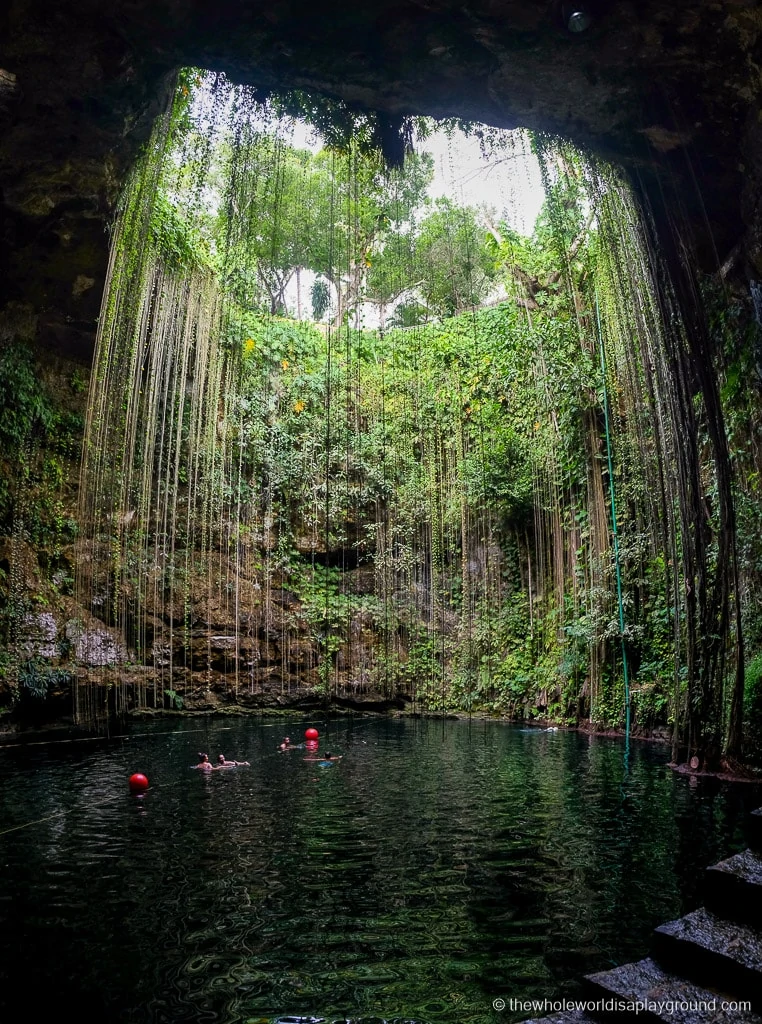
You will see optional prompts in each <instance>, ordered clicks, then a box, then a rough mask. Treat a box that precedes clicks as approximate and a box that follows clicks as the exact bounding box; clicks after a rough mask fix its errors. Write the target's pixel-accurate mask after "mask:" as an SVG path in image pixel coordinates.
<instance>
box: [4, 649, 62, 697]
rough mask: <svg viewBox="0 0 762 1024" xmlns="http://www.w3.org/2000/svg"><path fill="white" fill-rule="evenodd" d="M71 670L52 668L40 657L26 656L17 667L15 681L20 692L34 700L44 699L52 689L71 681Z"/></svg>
mask: <svg viewBox="0 0 762 1024" xmlns="http://www.w3.org/2000/svg"><path fill="white" fill-rule="evenodd" d="M71 680H72V675H71V672H69V671H67V670H66V669H63V668H54V667H52V666H51V665H50V664H48V663H47V662H45V661H43V660H42V659H41V658H28V659H27V660H25V661H22V662H21V663H20V664H19V665H18V667H17V681H18V686H19V688H20V693H21V694H22V695H23V694H28V695H29V696H30V697H34V698H35V699H36V700H45V699H46V698H47V697H48V696H49V695H50V693H51V691H52V690H54V689H56V688H57V687H61V686H68V685H69V684H70V683H71Z"/></svg>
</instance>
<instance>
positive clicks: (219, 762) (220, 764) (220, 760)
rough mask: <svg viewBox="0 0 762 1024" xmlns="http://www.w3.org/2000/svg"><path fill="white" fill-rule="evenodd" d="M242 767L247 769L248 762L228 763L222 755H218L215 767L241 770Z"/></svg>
mask: <svg viewBox="0 0 762 1024" xmlns="http://www.w3.org/2000/svg"><path fill="white" fill-rule="evenodd" d="M244 766H246V767H248V766H249V762H248V761H228V760H226V758H225V755H224V754H220V755H219V757H218V758H217V765H216V767H217V768H242V767H244Z"/></svg>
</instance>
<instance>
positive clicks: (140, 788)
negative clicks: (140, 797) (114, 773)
mask: <svg viewBox="0 0 762 1024" xmlns="http://www.w3.org/2000/svg"><path fill="white" fill-rule="evenodd" d="M147 789H148V779H147V778H146V777H145V775H143V774H142V772H135V774H134V775H130V793H145V791H146V790H147Z"/></svg>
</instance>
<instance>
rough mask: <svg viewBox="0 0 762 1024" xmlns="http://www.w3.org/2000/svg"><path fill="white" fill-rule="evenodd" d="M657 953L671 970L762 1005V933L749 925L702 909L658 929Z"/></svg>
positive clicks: (761, 1006)
mask: <svg viewBox="0 0 762 1024" xmlns="http://www.w3.org/2000/svg"><path fill="white" fill-rule="evenodd" d="M652 952H653V956H654V958H655V959H656V960H658V961H659V964H660V965H661V966H662V967H664V968H665V969H666V970H668V971H671V972H672V973H674V974H680V975H682V976H683V977H686V978H688V979H689V980H690V981H693V982H696V983H697V984H701V985H708V986H710V987H711V988H722V989H723V991H726V992H732V993H733V995H734V996H735V997H737V998H738V999H748V1000H750V1001H751V1002H752V1004H753V1007H754V1009H755V1010H757V1011H759V1010H760V1009H762V934H760V932H759V931H757V930H756V929H754V928H752V927H750V926H749V925H747V924H739V923H738V922H737V921H729V920H727V919H725V918H722V917H718V916H717V915H716V914H713V913H711V911H709V910H706V909H704V908H703V907H702V908H701V909H700V910H694V911H693V913H692V914H686V916H685V917H681V918H679V919H678V920H677V921H669V922H668V923H667V924H663V925H661V926H660V927H659V928H657V929H656V931H655V932H654V936H653V946H652Z"/></svg>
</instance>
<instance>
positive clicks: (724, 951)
mask: <svg viewBox="0 0 762 1024" xmlns="http://www.w3.org/2000/svg"><path fill="white" fill-rule="evenodd" d="M749 838H750V843H751V848H750V849H748V850H744V851H743V852H742V853H738V854H735V856H733V857H729V858H728V859H727V860H723V861H721V862H720V863H719V864H715V865H713V866H712V867H710V868H707V871H706V878H705V903H706V906H704V907H702V908H701V909H699V910H694V911H693V912H692V913H690V914H686V915H685V917H681V918H679V919H678V920H677V921H670V922H669V923H668V924H664V925H661V927H659V928H657V929H656V931H655V932H654V936H653V942H652V951H651V956H650V957H648V958H647V959H645V960H641V961H640V962H639V963H635V964H625V965H624V966H622V967H616V968H614V970H610V971H601V972H600V973H598V974H590V975H588V976H587V977H586V978H585V979H584V982H583V986H584V988H583V993H582V995H581V996H580V997H579V1001H580V1002H581V1001H583V1000H586V1001H588V1008H587V1009H586V1010H579V1009H577V1010H568V1011H566V1012H562V1013H554V1014H552V1015H550V1016H547V1017H542V1018H534V1019H533V1020H532V1021H531V1022H527V1024H600V1022H604V1024H611V1022H618V1024H762V808H760V809H759V810H756V811H753V812H752V814H751V816H750V823H749ZM723 1002H725V1003H730V1004H738V1003H741V1002H746V1003H750V1004H751V1007H750V1008H749V1007H747V1008H744V1009H741V1008H738V1007H737V1005H731V1006H729V1007H723ZM593 1003H597V1005H596V1006H593V1005H592V1004H593ZM636 1003H639V1004H641V1006H640V1007H638V1010H637V1012H636V1010H635V1006H634V1004H636ZM629 1004H633V1005H629ZM643 1004H647V1005H645V1006H644V1005H643ZM686 1004H687V1005H686Z"/></svg>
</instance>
